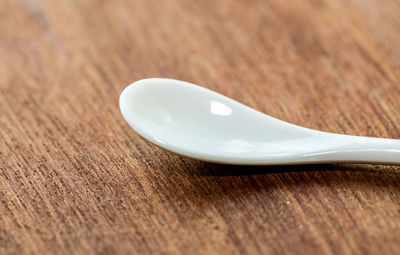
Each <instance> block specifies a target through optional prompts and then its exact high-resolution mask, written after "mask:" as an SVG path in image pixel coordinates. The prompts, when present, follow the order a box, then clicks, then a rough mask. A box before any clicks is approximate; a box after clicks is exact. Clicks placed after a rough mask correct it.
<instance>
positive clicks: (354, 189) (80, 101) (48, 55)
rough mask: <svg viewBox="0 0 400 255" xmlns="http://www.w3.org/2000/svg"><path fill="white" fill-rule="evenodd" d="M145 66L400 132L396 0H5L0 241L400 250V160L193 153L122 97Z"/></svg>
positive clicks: (364, 130) (338, 128)
mask: <svg viewBox="0 0 400 255" xmlns="http://www.w3.org/2000/svg"><path fill="white" fill-rule="evenodd" d="M146 77H169V78H176V79H182V80H186V81H189V82H193V83H196V84H200V85H202V86H204V87H207V88H210V89H213V90H215V91H218V92H220V93H222V94H224V95H227V96H229V97H232V98H234V99H236V100H238V101H240V102H242V103H245V104H248V105H249V106H251V107H254V108H256V109H258V110H260V111H263V112H265V113H267V114H269V115H271V116H274V117H277V118H280V119H283V120H286V121H289V122H292V123H295V124H299V125H302V126H306V127H310V128H315V129H321V130H325V131H332V132H340V133H346V134H358V135H369V136H381V137H389V138H400V113H399V110H400V100H399V99H400V2H399V1H389V0H363V1H359V0H352V1H344V0H342V1H328V0H312V1H311V0H310V1H300V0H288V1H279V0H271V1H262V0H251V1H245V0H238V1H229V0H219V1H212V0H202V1H187V0H177V1H146V0H135V1H129V0H113V1H105V0H103V1H100V0H70V1H66V0H64V1H53V0H40V1H39V0H2V1H0V137H1V140H0V167H1V172H0V253H1V254H32V253H35V254H46V253H47V254H114V253H115V254H398V253H399V252H400V168H399V167H395V166H376V165H315V166H278V167H277V166H274V167H272V166H271V167H248V166H228V165H216V164H210V163H204V162H200V161H197V160H192V159H188V158H183V157H179V156H177V155H174V154H172V153H168V152H166V151H164V150H162V149H160V148H157V147H155V146H153V145H151V144H148V143H147V142H145V141H144V140H143V139H141V138H140V137H139V136H138V135H137V134H136V133H135V132H133V131H132V129H131V128H130V127H129V126H128V125H127V123H126V122H125V121H124V120H123V118H122V116H121V114H120V112H119V108H118V97H119V94H120V92H121V91H122V89H123V88H124V87H125V86H127V85H128V84H129V83H131V82H133V81H135V80H138V79H142V78H146Z"/></svg>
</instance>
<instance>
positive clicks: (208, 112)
mask: <svg viewBox="0 0 400 255" xmlns="http://www.w3.org/2000/svg"><path fill="white" fill-rule="evenodd" d="M119 104H120V108H121V112H122V115H123V116H124V118H125V119H126V121H127V122H128V123H129V125H130V126H131V127H132V128H133V129H134V130H135V131H136V132H137V133H139V135H141V136H142V137H144V138H145V139H147V140H149V141H150V142H152V143H155V144H157V145H158V146H160V147H162V148H164V149H167V150H169V151H173V152H175V153H178V154H181V155H184V156H187V157H191V158H196V159H200V160H204V161H211V162H218V163H229V164H249V165H275V164H311V163H334V162H358V163H383V164H400V140H394V139H383V138H372V137H361V136H350V135H341V134H333V133H327V132H321V131H316V130H312V129H308V128H304V127H300V126H296V125H293V124H290V123H287V122H284V121H281V120H278V119H275V118H273V117H270V116H268V115H266V114H263V113H261V112H259V111H256V110H254V109H252V108H250V107H247V106H245V105H243V104H241V103H239V102H236V101H234V100H232V99H230V98H228V97H225V96H223V95H221V94H218V93H216V92H213V91H211V90H208V89H205V88H202V87H200V86H197V85H194V84H191V83H187V82H183V81H178V80H172V79H159V78H154V79H144V80H140V81H137V82H135V83H133V84H131V85H129V86H128V87H127V88H125V90H124V91H123V92H122V94H121V97H120V101H119Z"/></svg>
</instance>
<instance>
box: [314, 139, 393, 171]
mask: <svg viewBox="0 0 400 255" xmlns="http://www.w3.org/2000/svg"><path fill="white" fill-rule="evenodd" d="M335 140H336V141H341V142H339V144H340V145H339V146H337V147H334V149H331V150H326V151H323V152H319V153H314V154H310V155H307V157H309V159H310V160H311V161H314V160H315V161H324V162H353V163H379V164H394V165H400V140H397V139H386V138H375V137H363V136H350V135H333V136H332V143H335V142H336V141H335ZM343 141H345V142H344V143H343Z"/></svg>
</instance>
